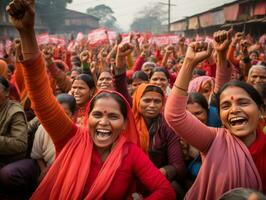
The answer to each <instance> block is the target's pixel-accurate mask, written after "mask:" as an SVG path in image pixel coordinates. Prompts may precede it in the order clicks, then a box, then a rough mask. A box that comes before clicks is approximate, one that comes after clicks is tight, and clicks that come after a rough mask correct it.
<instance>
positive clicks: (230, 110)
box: [219, 86, 261, 141]
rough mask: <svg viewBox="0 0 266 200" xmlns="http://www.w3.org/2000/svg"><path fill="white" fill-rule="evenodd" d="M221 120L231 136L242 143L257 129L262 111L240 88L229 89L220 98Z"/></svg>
mask: <svg viewBox="0 0 266 200" xmlns="http://www.w3.org/2000/svg"><path fill="white" fill-rule="evenodd" d="M219 107H220V118H221V121H222V123H223V125H224V126H225V127H226V128H227V129H228V130H229V131H230V133H231V134H233V135H235V136H237V137H239V138H240V139H241V140H242V141H245V140H247V139H248V138H249V137H251V136H252V135H253V134H254V133H255V130H256V128H257V125H258V121H259V116H260V114H261V113H260V110H259V108H258V106H257V104H256V103H255V102H254V101H253V99H252V98H251V97H250V96H249V95H248V93H247V92H246V91H245V90H243V89H242V88H239V87H234V86H232V87H228V88H226V89H225V90H224V91H223V92H222V93H221V96H220V105H219Z"/></svg>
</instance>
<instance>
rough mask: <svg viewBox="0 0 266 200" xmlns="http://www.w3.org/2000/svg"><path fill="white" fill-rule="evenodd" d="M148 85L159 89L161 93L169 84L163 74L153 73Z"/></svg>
mask: <svg viewBox="0 0 266 200" xmlns="http://www.w3.org/2000/svg"><path fill="white" fill-rule="evenodd" d="M150 83H151V84H154V85H156V86H158V87H160V88H161V89H162V90H163V91H166V88H167V86H168V84H169V83H168V79H167V77H166V75H165V73H163V72H154V73H153V75H152V77H151V79H150Z"/></svg>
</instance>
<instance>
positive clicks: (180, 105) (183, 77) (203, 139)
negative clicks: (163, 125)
mask: <svg viewBox="0 0 266 200" xmlns="http://www.w3.org/2000/svg"><path fill="white" fill-rule="evenodd" d="M202 49H204V50H203V51H202ZM211 52H212V45H211V44H210V45H209V46H208V48H207V44H205V43H197V42H195V43H191V44H190V45H189V47H188V50H187V53H186V57H185V60H184V63H183V65H182V68H181V70H180V72H179V74H178V77H177V79H176V81H175V83H174V87H173V89H172V92H171V94H170V96H169V97H168V99H167V102H166V106H165V112H164V114H165V119H166V121H167V122H168V124H169V125H170V127H171V128H172V129H173V130H174V131H175V133H176V134H179V135H180V136H181V137H183V138H184V139H185V140H186V141H187V142H188V143H189V144H191V145H193V146H194V147H196V148H197V149H199V150H200V151H202V152H207V151H208V149H209V147H210V145H211V144H212V142H213V140H214V138H215V133H216V132H215V131H216V129H214V128H209V127H207V126H206V125H205V124H203V123H201V122H200V121H199V120H198V119H197V118H196V117H194V116H193V115H192V114H191V113H190V112H188V111H186V105H187V95H188V94H187V88H188V85H189V81H190V80H191V78H192V72H193V69H194V68H195V67H196V65H197V64H198V63H200V62H201V61H203V60H205V59H206V58H207V57H208V56H210V55H211Z"/></svg>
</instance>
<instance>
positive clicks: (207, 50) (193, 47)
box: [184, 42, 213, 67]
mask: <svg viewBox="0 0 266 200" xmlns="http://www.w3.org/2000/svg"><path fill="white" fill-rule="evenodd" d="M212 51H213V45H212V43H209V44H208V43H206V42H192V43H190V44H189V46H188V49H187V53H186V56H185V61H184V62H186V63H189V64H192V65H193V66H194V67H195V66H196V65H197V64H198V63H200V62H202V61H204V60H205V59H207V58H208V57H209V56H211V54H212Z"/></svg>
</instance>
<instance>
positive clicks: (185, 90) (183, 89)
mask: <svg viewBox="0 0 266 200" xmlns="http://www.w3.org/2000/svg"><path fill="white" fill-rule="evenodd" d="M174 87H175V88H177V89H179V90H182V91H184V92H187V89H185V88H182V87H179V86H177V85H176V84H174Z"/></svg>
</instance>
